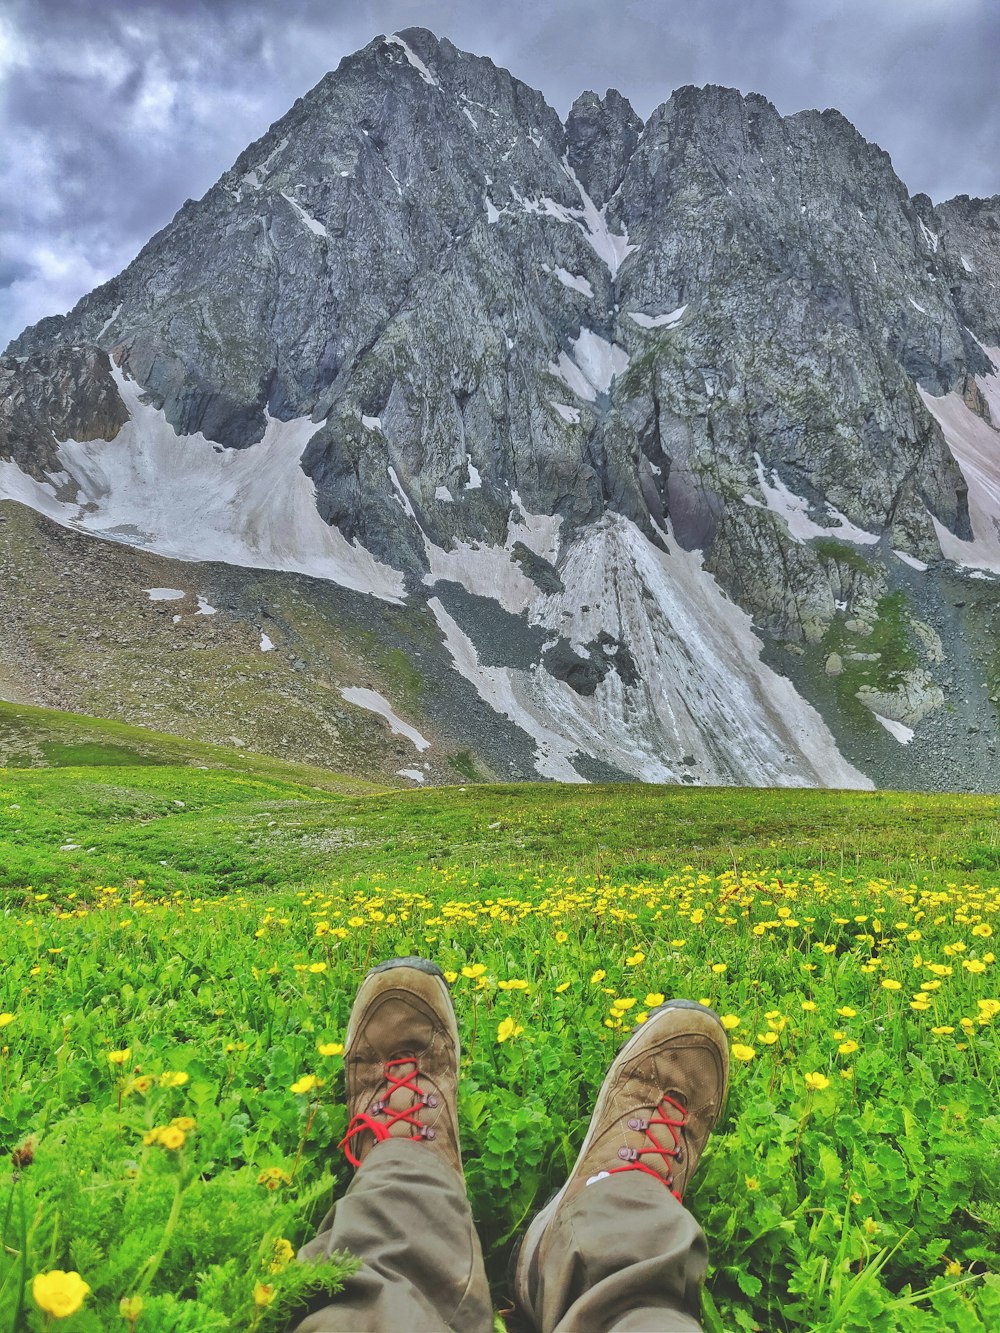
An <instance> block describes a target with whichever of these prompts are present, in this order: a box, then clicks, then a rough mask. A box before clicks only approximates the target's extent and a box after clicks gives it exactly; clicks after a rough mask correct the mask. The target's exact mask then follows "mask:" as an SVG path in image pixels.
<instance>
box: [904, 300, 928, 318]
mask: <svg viewBox="0 0 1000 1333" xmlns="http://www.w3.org/2000/svg"><path fill="white" fill-rule="evenodd" d="M906 299H907V300H908V301H909V303H910V305H911V306H913V308H914V310H919V311H920V313H921V314H922V315H926V314H927V311H926V310H925V309H924V307H923V306H922V305H921V304H920V302H919V301H914V299H913V297H912V296H908V297H907V298H906Z"/></svg>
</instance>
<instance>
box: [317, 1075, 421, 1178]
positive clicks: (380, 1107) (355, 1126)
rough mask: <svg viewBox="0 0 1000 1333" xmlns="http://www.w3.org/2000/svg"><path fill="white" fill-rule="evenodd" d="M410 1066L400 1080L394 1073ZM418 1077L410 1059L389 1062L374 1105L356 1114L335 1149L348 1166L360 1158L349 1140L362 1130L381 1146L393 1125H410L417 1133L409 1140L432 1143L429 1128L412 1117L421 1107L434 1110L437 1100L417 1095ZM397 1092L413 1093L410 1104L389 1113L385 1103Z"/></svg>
mask: <svg viewBox="0 0 1000 1333" xmlns="http://www.w3.org/2000/svg"><path fill="white" fill-rule="evenodd" d="M399 1065H410V1066H412V1067H411V1069H410V1070H409V1072H408V1073H405V1074H403V1075H402V1076H400V1075H399V1074H397V1073H395V1072H394V1071H395V1070H396V1068H397V1066H399ZM419 1077H420V1066H419V1065H418V1064H417V1062H416V1060H415V1059H414V1058H413V1057H412V1056H410V1055H404V1056H401V1057H399V1058H398V1059H396V1060H390V1061H389V1062H388V1064H387V1065H386V1066H385V1081H386V1089H385V1092H384V1093H383V1094H382V1096H381V1097H379V1098H378V1100H377V1101H375V1102H373V1103H372V1104H371V1106H370V1107H369V1108H368V1110H367V1111H361V1112H359V1113H358V1114H357V1115H356V1116H355V1117H354V1118H353V1119H352V1120H351V1123H350V1124H349V1125H348V1126H347V1133H346V1134H345V1135H344V1137H343V1138H342V1139H341V1140H340V1142H339V1143H338V1144H337V1147H338V1148H343V1150H344V1156H345V1157H346V1158H347V1160H348V1161H349V1162H350V1164H351V1166H360V1165H361V1158H360V1157H357V1156H355V1154H354V1152H353V1151H352V1149H351V1140H352V1139H354V1138H355V1137H356V1136H357V1135H358V1134H361V1133H362V1132H363V1131H364V1130H366V1129H367V1130H370V1131H371V1133H372V1134H373V1135H374V1136H375V1142H376V1143H382V1142H384V1140H385V1139H387V1138H389V1137H390V1131H391V1130H392V1127H393V1125H398V1124H400V1123H402V1124H406V1125H410V1126H411V1127H412V1128H413V1129H415V1130H417V1131H418V1132H417V1133H416V1134H410V1135H408V1137H409V1138H411V1139H432V1138H433V1137H434V1130H433V1128H432V1127H431V1126H430V1125H422V1124H421V1123H420V1121H419V1120H417V1119H416V1117H415V1112H417V1111H418V1110H420V1108H421V1107H424V1106H437V1097H435V1095H434V1094H433V1093H425V1092H421V1091H420V1088H419V1086H418V1085H417V1082H416V1080H417V1079H418V1078H419ZM400 1088H405V1089H406V1090H407V1092H412V1093H413V1101H412V1102H411V1103H410V1105H409V1106H404V1107H403V1108H402V1110H400V1111H393V1110H391V1109H390V1106H389V1099H390V1098H391V1097H392V1095H393V1093H395V1092H398V1091H399V1090H400ZM374 1116H383V1117H384V1119H383V1120H382V1121H379V1120H375V1119H373V1117H374Z"/></svg>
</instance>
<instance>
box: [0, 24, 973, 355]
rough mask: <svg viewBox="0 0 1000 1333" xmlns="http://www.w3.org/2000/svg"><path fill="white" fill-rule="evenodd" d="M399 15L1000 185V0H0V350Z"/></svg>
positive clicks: (499, 54)
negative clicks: (815, 126)
mask: <svg viewBox="0 0 1000 1333" xmlns="http://www.w3.org/2000/svg"><path fill="white" fill-rule="evenodd" d="M414 24H419V25H422V26H424V27H428V28H431V29H432V30H433V31H434V32H436V33H437V34H438V36H443V37H448V38H450V40H452V41H453V42H455V44H456V45H458V46H461V47H463V48H464V49H465V50H470V51H474V52H477V53H479V54H483V55H489V56H491V57H492V58H493V60H495V61H496V62H497V63H498V64H501V65H505V66H506V67H507V68H508V69H510V70H511V71H512V72H513V73H514V74H516V75H517V76H518V77H519V78H521V79H523V80H524V81H525V82H527V83H529V84H531V85H532V86H534V87H536V88H540V89H541V90H542V92H544V93H545V95H546V97H547V98H548V100H549V101H550V102H551V103H552V105H553V106H554V107H555V108H556V109H557V110H558V111H559V112H560V114H562V115H565V113H566V111H567V110H568V109H569V106H570V104H571V103H572V101H573V100H574V98H575V97H576V96H577V94H578V93H580V92H582V91H583V90H584V89H586V88H593V89H595V90H596V91H598V92H601V93H603V92H604V90H605V89H606V88H608V87H616V88H618V89H619V90H620V91H621V92H622V93H624V94H625V95H626V96H627V97H629V98H630V99H631V101H632V104H633V105H634V106H635V108H636V110H637V111H638V113H639V114H640V115H641V116H643V117H645V116H647V115H648V114H649V112H650V111H651V110H652V109H653V107H655V106H656V105H657V104H658V103H660V102H662V101H664V100H665V99H666V98H667V97H668V96H669V94H670V91H671V89H673V88H676V87H679V86H681V85H682V84H685V83H695V84H703V83H722V84H728V85H731V86H734V87H737V88H740V89H742V90H743V91H744V92H751V91H753V92H761V93H764V94H765V95H766V96H767V97H769V98H770V99H771V100H772V101H773V102H774V103H775V104H776V106H777V107H778V109H779V111H781V112H783V113H785V114H788V113H791V112H793V111H799V110H802V109H803V108H805V107H818V108H821V109H822V108H824V107H828V106H834V107H837V108H838V109H839V110H841V111H842V112H843V113H844V114H845V115H846V116H848V118H849V119H850V120H852V121H853V122H854V124H855V125H857V127H858V128H859V129H860V130H861V132H862V133H863V134H864V135H865V136H866V137H867V138H869V139H873V140H875V141H876V142H878V143H879V144H880V145H881V146H882V147H883V148H885V149H886V150H887V151H888V152H889V153H890V154H891V155H892V159H893V162H894V163H895V166H896V170H897V171H898V172H899V174H900V176H902V178H903V180H904V181H905V182H906V184H907V185H908V186H909V188H910V190H911V192H916V191H918V190H924V191H926V192H927V193H928V194H930V195H931V196H932V198H934V199H935V200H941V199H946V198H949V197H951V196H952V195H954V194H959V193H965V194H973V195H992V194H997V193H1000V80H998V78H997V64H998V56H1000V2H998V0H482V2H481V0H0V348H2V347H3V346H4V345H5V343H6V342H7V339H8V338H10V337H12V336H14V335H15V334H16V333H18V332H19V331H20V330H21V328H22V327H24V325H26V324H28V323H31V322H33V321H34V320H36V319H39V318H41V316H43V315H46V314H57V313H62V312H64V311H65V310H67V309H69V307H70V306H71V305H73V304H74V303H75V301H76V300H77V299H78V298H79V297H80V296H82V295H83V294H84V293H85V292H87V291H89V290H90V289H91V288H92V287H93V286H95V285H96V284H97V283H98V282H101V281H103V280H104V279H106V278H108V277H110V276H112V274H114V273H116V272H118V271H119V270H120V269H121V268H122V267H124V265H125V264H126V263H128V261H129V260H130V259H131V258H133V256H134V255H135V254H136V253H137V251H138V250H139V249H140V248H141V246H142V245H143V244H144V242H145V241H147V240H148V239H149V237H150V236H151V235H152V234H153V232H155V231H156V230H158V229H159V228H160V227H162V226H163V225H164V223H166V222H167V221H169V219H170V218H171V217H172V216H173V214H174V213H175V212H176V210H177V209H178V208H179V207H180V205H181V204H182V203H183V202H184V200H185V199H186V198H188V197H192V198H197V197H199V196H200V195H202V194H203V193H204V192H205V190H206V189H208V187H209V186H210V185H211V184H212V182H213V181H214V180H215V179H216V178H217V177H218V176H219V175H221V173H222V172H223V171H224V170H226V168H227V167H229V166H230V165H231V163H232V162H233V160H234V159H235V158H236V156H237V155H238V154H239V152H240V151H241V150H242V149H243V148H244V147H246V145H247V144H248V143H250V142H251V141H252V140H253V139H255V138H257V137H258V136H259V135H260V134H262V133H263V132H264V130H266V129H267V127H268V125H269V124H270V123H271V122H272V121H274V120H275V119H277V118H278V117H279V116H280V115H282V114H283V112H284V111H286V110H287V109H288V107H289V106H290V105H291V103H292V102H293V101H294V100H295V98H296V97H298V96H300V95H301V94H302V93H304V92H306V91H307V89H309V88H311V87H312V86H313V84H315V83H316V82H317V81H318V80H319V79H320V78H321V77H322V75H323V74H324V73H325V72H326V71H327V70H328V69H332V68H334V67H335V66H336V65H337V64H338V62H339V61H340V59H341V57H342V56H344V55H346V54H347V53H349V52H351V51H354V50H357V49H358V48H359V47H361V46H364V45H365V44H366V43H367V42H368V41H370V40H371V38H372V37H374V36H375V35H377V34H378V33H382V32H385V33H389V32H393V31H395V30H396V29H399V28H405V27H408V26H411V25H414Z"/></svg>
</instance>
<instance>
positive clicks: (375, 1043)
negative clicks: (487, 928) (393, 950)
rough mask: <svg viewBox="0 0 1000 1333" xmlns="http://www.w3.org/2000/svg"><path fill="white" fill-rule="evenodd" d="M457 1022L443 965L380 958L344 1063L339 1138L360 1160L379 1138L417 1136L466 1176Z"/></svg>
mask: <svg viewBox="0 0 1000 1333" xmlns="http://www.w3.org/2000/svg"><path fill="white" fill-rule="evenodd" d="M458 1060H459V1041H458V1024H457V1023H456V1021H455V1010H454V1007H453V1005H452V1002H451V995H450V993H449V991H448V986H447V983H446V982H445V979H444V976H443V974H442V972H441V970H440V969H439V968H438V967H436V966H435V965H434V964H433V963H429V962H428V961H427V960H426V959H424V958H390V959H388V960H387V961H386V962H384V963H379V965H378V966H377V967H373V968H372V970H371V971H370V972H369V973H368V975H367V976H366V977H365V979H364V981H363V982H362V983H361V986H360V987H359V989H358V994H357V998H356V999H355V1001H354V1007H353V1009H352V1010H351V1018H350V1022H349V1023H348V1025H347V1036H346V1037H345V1039H344V1067H345V1072H346V1079H347V1111H348V1115H349V1116H350V1123H349V1124H348V1126H347V1133H346V1134H345V1135H344V1137H343V1139H342V1140H341V1141H340V1144H339V1145H338V1146H339V1147H342V1148H343V1149H344V1153H345V1155H346V1157H347V1160H348V1161H349V1162H350V1163H351V1164H352V1165H353V1166H356V1167H357V1166H360V1165H361V1164H362V1162H363V1161H364V1160H365V1158H366V1157H367V1156H368V1154H369V1153H370V1152H371V1150H372V1148H373V1147H374V1146H375V1144H376V1143H381V1142H382V1141H383V1140H385V1139H401V1138H405V1139H418V1140H421V1141H422V1142H424V1143H426V1145H427V1147H428V1149H430V1150H431V1151H433V1152H436V1153H438V1154H439V1155H440V1156H441V1157H442V1158H443V1159H444V1160H445V1161H446V1162H448V1164H449V1165H450V1166H452V1167H454V1169H455V1170H456V1171H457V1172H458V1173H459V1174H460V1175H461V1174H462V1155H461V1152H460V1150H459V1144H458V1108H457V1097H458Z"/></svg>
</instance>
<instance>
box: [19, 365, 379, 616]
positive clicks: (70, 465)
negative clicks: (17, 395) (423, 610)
mask: <svg viewBox="0 0 1000 1333" xmlns="http://www.w3.org/2000/svg"><path fill="white" fill-rule="evenodd" d="M112 374H113V376H114V380H115V384H116V385H117V387H118V392H119V393H120V395H121V397H122V400H123V402H124V403H125V407H126V409H127V411H128V413H129V417H130V419H129V420H128V421H127V422H126V423H125V425H124V426H123V427H122V429H121V430H120V431H119V432H118V435H117V436H116V437H115V439H114V440H111V441H108V440H86V441H77V440H64V441H63V442H62V443H61V444H60V445H59V449H58V456H59V463H60V470H62V471H65V472H67V473H68V474H69V476H70V477H71V478H72V483H71V484H72V485H73V486H74V487H75V489H76V492H77V493H76V498H75V500H73V501H61V500H58V499H56V496H55V490H54V488H53V487H52V485H51V484H47V483H45V482H38V481H36V480H35V479H34V478H32V477H28V476H26V474H25V473H23V472H22V471H21V470H20V468H18V467H17V465H16V464H15V463H12V462H9V461H0V498H5V499H11V500H18V501H20V502H21V503H22V504H26V505H29V506H30V507H31V508H32V509H35V510H37V511H38V512H39V513H42V514H45V515H46V516H47V517H49V518H52V519H54V520H55V521H56V522H58V523H60V524H62V525H63V526H64V527H67V528H74V529H76V530H78V531H81V532H88V533H91V534H92V535H94V536H98V537H104V538H106V539H108V540H110V541H117V542H121V543H123V544H124V545H127V546H135V547H139V548H140V549H143V550H148V551H156V552H157V553H158V554H160V555H166V556H170V557H171V558H172V559H175V560H186V561H207V560H218V561H222V562H224V563H225V564H230V565H240V566H243V567H244V568H250V569H280V570H288V571H291V572H295V573H299V574H309V575H312V576H313V577H314V578H322V579H329V580H330V581H331V582H332V583H337V584H340V585H341V586H342V587H345V588H352V589H354V590H356V591H358V592H366V593H371V594H372V595H373V596H376V597H380V598H382V599H383V600H385V601H391V602H403V601H404V600H405V591H404V582H403V576H402V574H401V573H400V572H399V571H398V570H395V569H392V568H390V567H389V566H388V565H384V564H382V563H381V562H380V561H378V560H376V559H375V557H374V556H373V555H372V554H371V553H370V552H369V551H366V550H365V548H364V547H363V546H361V545H360V544H359V543H357V542H354V543H351V542H348V541H347V539H346V538H345V537H344V536H343V534H342V533H341V532H339V531H338V530H337V528H334V527H330V526H329V525H328V524H326V523H324V521H323V519H322V518H321V517H320V515H319V512H318V511H317V508H316V487H315V485H314V484H313V482H312V480H311V479H310V478H309V477H307V476H306V474H305V473H304V472H303V471H302V468H301V467H300V465H299V460H300V458H301V456H302V453H303V450H304V449H305V447H306V444H307V443H308V442H309V439H310V438H311V437H312V435H313V434H314V433H315V431H316V429H317V428H316V425H315V424H314V423H313V422H312V421H310V420H309V419H308V418H307V417H303V418H299V419H297V420H293V421H278V420H277V419H276V418H274V417H268V418H267V424H266V430H265V432H264V438H263V439H262V440H261V441H260V442H259V443H257V444H254V445H250V446H249V447H248V448H246V449H220V447H219V446H218V445H217V444H214V443H213V442H212V441H211V440H206V439H205V437H204V436H203V435H201V434H197V435H184V436H181V435H178V434H177V433H176V432H175V431H174V429H173V427H172V426H171V425H170V423H169V422H168V421H167V419H166V417H165V416H164V415H163V413H162V412H161V411H159V410H158V409H156V408H154V407H152V406H150V405H149V404H147V403H143V402H142V401H141V394H142V392H143V391H142V389H141V387H140V386H139V385H137V384H136V383H135V381H134V380H128V379H126V378H125V376H124V375H123V374H122V372H121V370H120V369H119V368H118V367H117V366H115V365H114V364H112Z"/></svg>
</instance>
